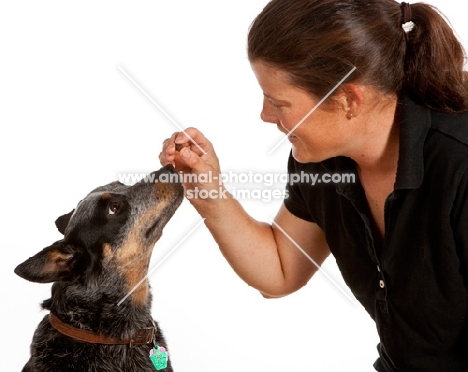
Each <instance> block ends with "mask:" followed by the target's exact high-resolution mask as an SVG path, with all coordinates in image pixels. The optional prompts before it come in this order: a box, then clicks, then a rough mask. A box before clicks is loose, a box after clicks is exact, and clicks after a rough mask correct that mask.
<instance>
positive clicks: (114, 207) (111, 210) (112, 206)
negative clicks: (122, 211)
mask: <svg viewBox="0 0 468 372" xmlns="http://www.w3.org/2000/svg"><path fill="white" fill-rule="evenodd" d="M118 210H119V203H117V202H113V203H111V204H110V205H109V212H108V213H109V214H115V213H116V212H117V211H118Z"/></svg>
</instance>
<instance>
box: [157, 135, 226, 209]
mask: <svg viewBox="0 0 468 372" xmlns="http://www.w3.org/2000/svg"><path fill="white" fill-rule="evenodd" d="M159 161H160V162H161V164H162V165H166V164H172V165H173V166H174V168H175V169H176V171H177V172H179V173H180V174H181V175H182V181H183V185H184V188H185V195H186V197H187V198H188V199H189V200H190V202H191V203H192V204H194V205H195V206H196V205H197V204H199V202H198V201H199V200H203V201H204V200H212V199H219V198H222V197H223V196H224V193H225V190H224V188H223V186H222V178H221V171H220V166H219V160H218V157H217V156H216V153H215V151H214V149H213V145H212V144H211V142H210V141H208V140H207V139H206V138H205V136H204V135H203V134H202V133H201V132H200V131H199V130H198V129H196V128H188V129H186V130H185V131H184V132H176V133H174V134H173V135H172V136H171V137H170V138H168V139H166V140H165V141H164V143H163V148H162V151H161V153H160V154H159Z"/></svg>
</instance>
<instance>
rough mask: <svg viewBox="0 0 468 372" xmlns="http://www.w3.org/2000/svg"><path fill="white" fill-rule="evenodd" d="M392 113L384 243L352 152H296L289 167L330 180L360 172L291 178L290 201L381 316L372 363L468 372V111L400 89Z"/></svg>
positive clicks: (399, 368) (353, 287)
mask: <svg viewBox="0 0 468 372" xmlns="http://www.w3.org/2000/svg"><path fill="white" fill-rule="evenodd" d="M396 120H397V122H398V124H399V126H400V153H399V162H398V170H397V175H396V182H395V187H394V191H393V192H392V194H390V196H389V197H388V198H387V200H386V202H385V239H384V241H383V244H382V246H380V247H377V244H375V239H374V237H373V232H372V231H373V229H372V225H371V220H370V218H371V217H370V211H369V208H368V204H367V201H366V198H365V194H364V189H363V188H362V186H361V184H360V183H359V178H358V176H357V172H356V165H355V163H354V161H353V160H351V159H349V158H346V157H337V158H332V159H328V160H326V161H323V162H321V163H306V164H301V163H298V162H296V161H295V160H294V159H293V158H292V157H290V159H289V164H288V169H289V173H297V174H298V176H300V175H301V172H304V173H308V174H319V175H324V174H329V175H330V176H326V177H325V178H324V180H325V181H327V180H330V178H331V175H333V174H338V175H340V174H355V175H356V182H355V183H346V184H345V183H337V184H334V183H333V182H328V183H324V182H321V183H317V184H315V185H314V186H312V185H310V184H306V183H295V184H294V185H288V186H287V190H288V193H289V197H288V198H287V199H285V206H286V207H287V209H288V210H289V211H290V212H291V213H293V214H294V215H296V216H298V217H300V218H302V219H304V220H307V221H311V222H315V223H316V224H317V225H319V226H320V227H321V228H322V229H323V231H324V232H325V236H326V239H327V242H328V245H329V247H330V250H331V252H332V254H333V256H334V257H335V259H336V262H337V264H338V267H339V269H340V271H341V273H342V275H343V278H344V280H345V282H346V283H347V285H348V286H349V287H350V289H351V290H352V292H353V294H354V295H355V296H356V298H357V299H358V300H359V301H360V302H361V304H362V305H363V306H364V308H365V309H366V310H367V312H368V313H369V314H370V316H371V317H372V319H374V320H375V322H376V326H377V330H378V333H379V336H380V344H379V345H378V351H379V355H380V357H379V359H378V360H377V361H376V362H375V364H374V367H375V368H376V370H378V371H437V372H440V371H450V372H456V371H464V372H466V371H468V292H467V288H468V287H467V285H468V282H467V281H468V204H467V203H468V201H467V198H468V193H467V190H468V115H453V114H444V113H439V112H435V111H432V110H429V109H427V108H425V107H422V106H418V105H416V104H415V103H414V102H412V101H411V100H409V99H408V98H406V97H404V98H402V99H401V100H400V101H399V103H398V106H397V114H396ZM335 177H336V176H335ZM319 179H321V178H319ZM335 180H336V179H335Z"/></svg>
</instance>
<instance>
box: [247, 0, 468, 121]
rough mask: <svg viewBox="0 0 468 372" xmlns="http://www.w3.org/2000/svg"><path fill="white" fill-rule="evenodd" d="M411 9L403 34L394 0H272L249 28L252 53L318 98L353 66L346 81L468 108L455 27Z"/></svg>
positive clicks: (418, 6)
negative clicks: (411, 24) (351, 72)
mask: <svg viewBox="0 0 468 372" xmlns="http://www.w3.org/2000/svg"><path fill="white" fill-rule="evenodd" d="M411 13H412V21H413V23H414V25H413V27H412V29H411V30H410V31H408V32H406V31H405V30H404V29H403V27H402V11H401V7H400V3H398V2H396V1H393V0H272V1H271V2H270V3H268V4H267V6H266V7H265V8H264V9H263V11H262V12H261V13H260V14H259V15H258V16H257V18H256V19H255V20H254V22H253V23H252V25H251V27H250V31H249V35H248V57H249V60H250V61H251V62H254V61H258V60H261V61H263V62H265V63H267V64H269V65H271V66H273V67H276V68H278V69H280V70H283V71H285V72H287V73H288V74H289V76H290V77H291V79H292V83H293V84H295V85H297V86H298V87H301V88H303V89H305V90H306V91H308V92H309V93H311V94H312V95H315V96H317V97H320V98H321V97H324V96H325V95H326V94H327V93H328V92H329V91H330V90H331V89H332V88H333V87H334V86H335V85H336V84H337V83H338V82H339V81H340V80H341V79H342V78H343V77H344V76H345V75H346V74H347V73H348V72H350V71H351V69H352V68H353V67H356V71H354V73H353V74H352V75H351V76H350V77H349V78H348V79H347V80H346V82H360V83H363V84H369V85H371V86H373V87H374V88H376V89H377V90H379V91H381V92H383V93H396V94H401V93H402V92H406V93H407V94H409V95H410V96H411V97H412V98H413V99H414V100H415V101H417V102H418V103H420V104H422V105H425V106H427V107H430V108H433V109H435V110H439V111H445V112H466V111H468V85H467V81H466V72H465V71H464V70H463V67H464V62H465V54H464V50H463V47H462V46H461V44H460V42H459V41H458V39H457V38H456V36H455V35H454V33H453V30H452V28H451V27H450V26H449V24H448V23H447V22H446V21H445V19H444V18H443V17H442V16H441V15H440V13H439V12H438V11H437V10H436V9H435V8H434V7H432V6H431V5H428V4H424V3H415V4H411Z"/></svg>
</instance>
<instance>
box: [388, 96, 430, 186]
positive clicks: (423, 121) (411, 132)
mask: <svg viewBox="0 0 468 372" xmlns="http://www.w3.org/2000/svg"><path fill="white" fill-rule="evenodd" d="M395 120H396V122H397V123H398V125H399V127H400V149H399V156H398V167H397V174H396V181H395V189H417V188H419V187H420V186H421V184H422V181H423V178H424V155H423V150H424V143H425V140H426V136H427V133H428V131H429V128H430V127H431V111H430V109H428V108H426V107H423V106H419V105H417V104H416V103H415V102H414V101H412V100H411V99H409V98H408V97H407V96H403V97H401V99H400V100H399V101H398V105H397V110H396V115H395Z"/></svg>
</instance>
